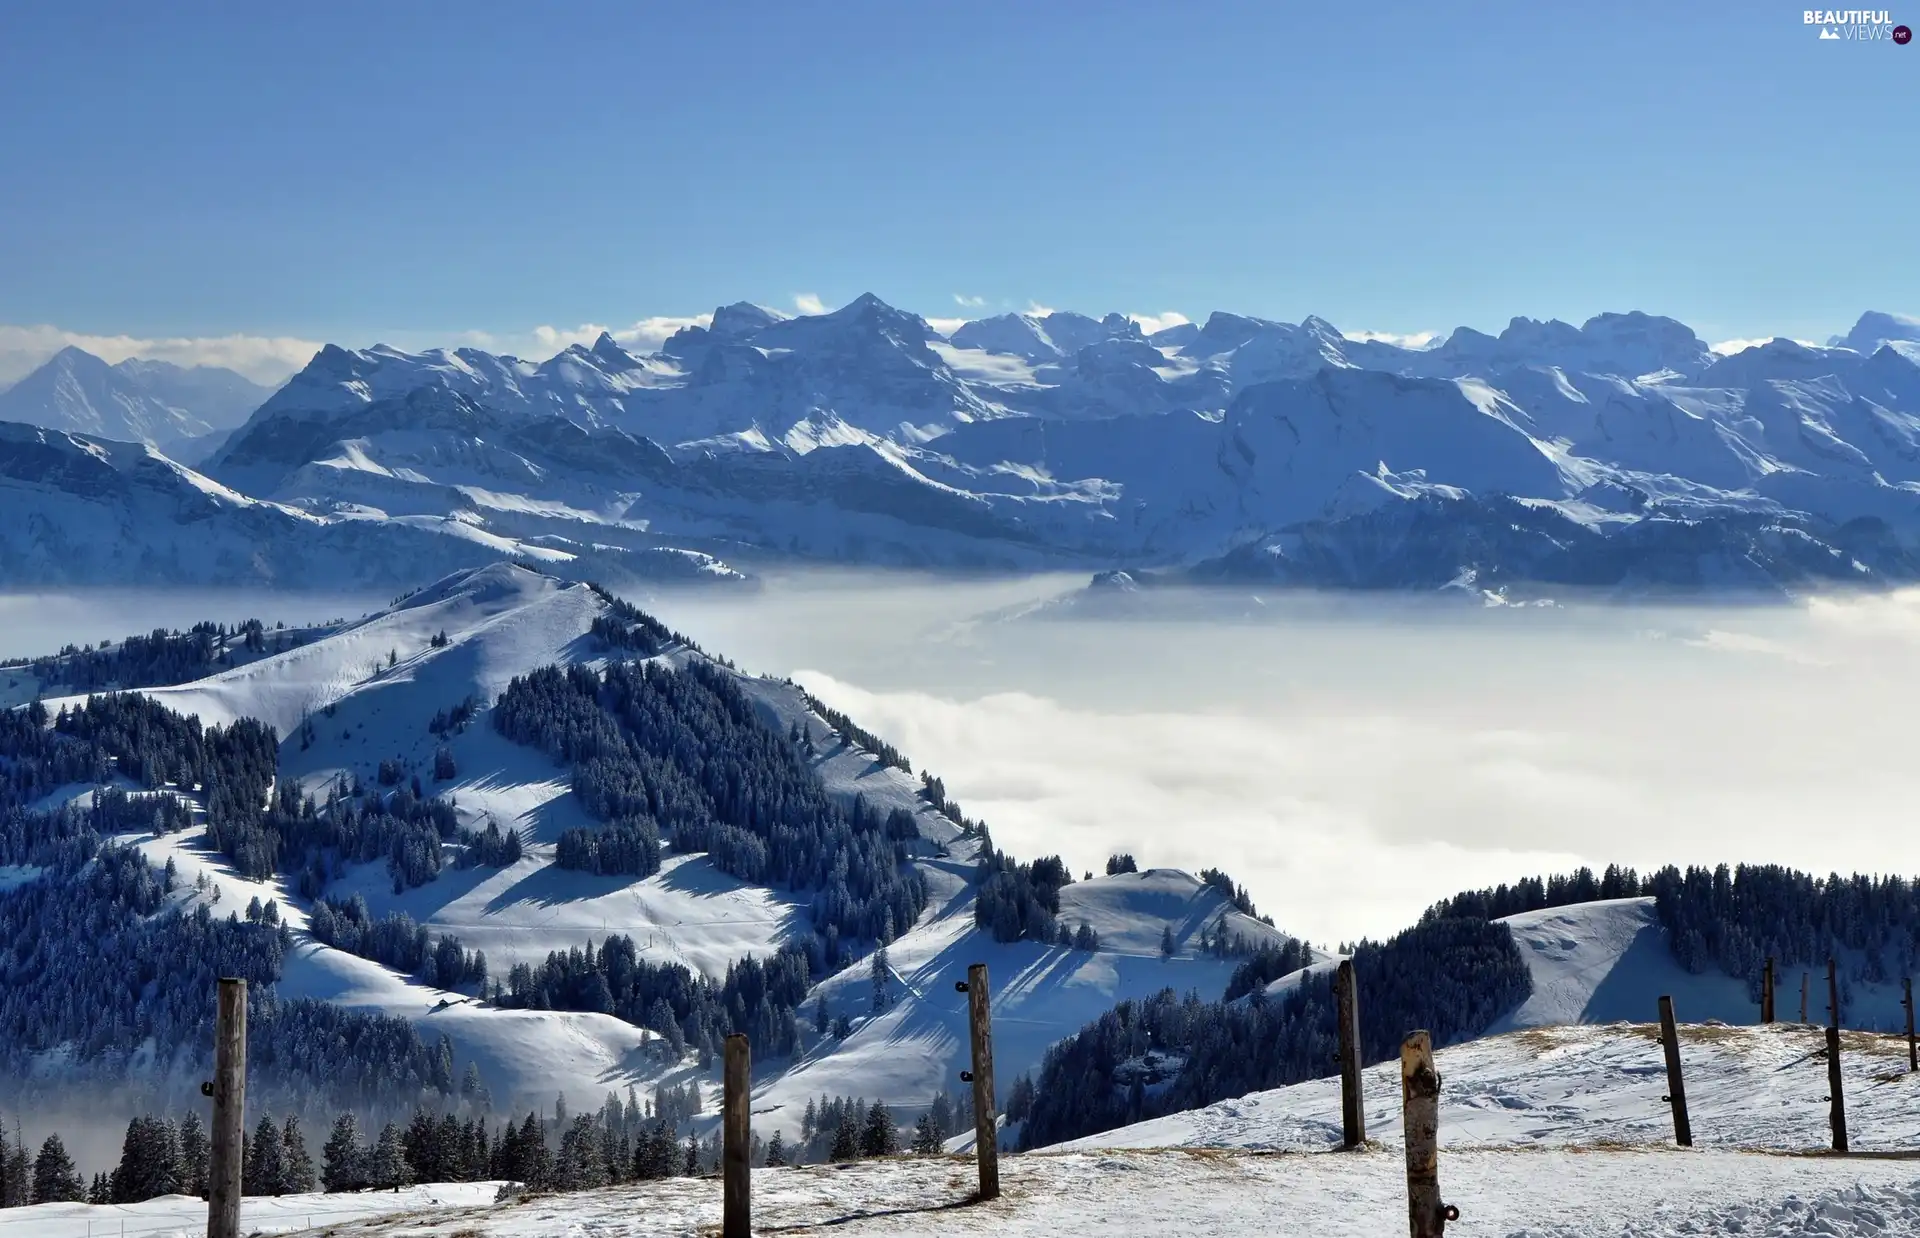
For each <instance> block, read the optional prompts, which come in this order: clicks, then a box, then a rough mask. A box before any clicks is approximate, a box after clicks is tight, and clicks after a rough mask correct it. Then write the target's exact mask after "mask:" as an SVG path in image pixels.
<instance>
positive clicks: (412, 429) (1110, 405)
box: [16, 294, 1920, 591]
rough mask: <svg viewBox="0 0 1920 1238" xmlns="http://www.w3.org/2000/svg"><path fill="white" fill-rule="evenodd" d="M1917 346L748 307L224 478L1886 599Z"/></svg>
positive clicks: (1107, 551) (882, 558)
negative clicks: (1853, 591) (640, 349)
mask: <svg viewBox="0 0 1920 1238" xmlns="http://www.w3.org/2000/svg"><path fill="white" fill-rule="evenodd" d="M1916 337H1920V326H1916V325H1915V323H1914V321H1913V320H1911V319H1906V318H1901V317H1899V316H1897V315H1892V314H1885V313H1878V312H1875V313H1869V314H1866V315H1864V316H1862V318H1861V319H1860V321H1859V323H1858V324H1857V325H1856V326H1855V327H1854V328H1853V330H1852V331H1850V332H1849V333H1848V334H1847V335H1846V336H1844V337H1840V338H1839V339H1838V340H1837V342H1836V343H1834V344H1832V345H1830V346H1824V347H1822V346H1813V345H1807V344H1801V343H1796V342H1794V341H1791V340H1785V339H1776V340H1773V341H1771V342H1769V343H1766V344H1763V345H1760V346H1757V347H1752V348H1748V349H1746V350H1744V351H1741V352H1738V353H1734V354H1733V355H1729V356H1721V355H1718V354H1716V353H1715V352H1713V351H1712V350H1711V349H1710V348H1709V347H1708V346H1707V345H1706V343H1705V342H1703V341H1702V340H1701V339H1700V337H1699V336H1698V335H1696V334H1695V333H1694V332H1693V331H1692V330H1691V329H1690V328H1688V327H1687V326H1685V325H1684V324H1682V323H1680V322H1677V321H1675V320H1673V319H1670V318H1660V317H1654V316H1650V315H1647V314H1644V313H1638V312H1635V313H1625V314H1602V315H1600V316H1598V317H1595V318H1593V319H1590V320H1589V321H1587V322H1586V323H1584V324H1582V325H1580V326H1577V327H1576V326H1573V325H1571V324H1568V323H1563V322H1558V321H1549V322H1537V321H1533V320H1529V319H1520V318H1517V319H1515V320H1513V322H1512V323H1510V324H1509V325H1508V326H1507V328H1506V329H1505V330H1503V331H1502V332H1500V334H1499V335H1498V336H1493V335H1488V334H1485V333H1482V332H1479V331H1475V330H1472V329H1470V328H1465V327H1463V328H1460V329H1459V330H1457V331H1455V332H1453V333H1452V335H1450V336H1449V337H1447V338H1446V339H1445V340H1444V341H1443V342H1441V343H1440V344H1438V345H1436V346H1434V347H1430V348H1422V349H1415V348H1405V347H1400V346H1398V345H1395V344H1392V343H1388V342H1385V341H1381V340H1360V339H1350V338H1348V337H1347V336H1346V335H1344V334H1343V333H1342V332H1341V331H1339V330H1338V329H1336V328H1335V327H1334V326H1332V325H1331V324H1329V323H1327V322H1325V321H1324V320H1322V319H1319V318H1313V317H1309V318H1307V319H1305V320H1304V321H1302V322H1300V323H1297V324H1295V323H1284V322H1273V321H1268V320H1264V319H1257V318H1249V317H1244V316H1240V315H1234V314H1227V313H1215V314H1213V315H1212V316H1211V317H1209V318H1208V319H1207V320H1206V322H1204V323H1201V324H1193V323H1188V324H1182V325H1180V326H1175V327H1171V328H1168V329H1166V330H1161V331H1157V332H1155V333H1153V334H1151V335H1148V334H1146V333H1144V332H1143V330H1142V329H1141V327H1140V326H1139V324H1138V323H1136V322H1134V321H1133V320H1131V319H1129V318H1127V317H1125V316H1123V315H1119V314H1108V315H1106V316H1105V317H1103V318H1097V319H1096V318H1092V317H1088V316H1085V315H1080V314H1072V313H1065V312H1055V313H1050V314H1047V315H1044V316H1040V315H1023V314H1008V315H1002V316H999V317H995V318H986V319H981V320H978V321H974V322H969V323H967V324H965V325H964V326H961V327H959V328H958V329H956V330H954V331H953V332H952V333H951V335H942V334H941V333H940V332H939V331H936V330H935V329H934V328H933V327H932V326H931V325H930V324H929V323H928V322H927V321H926V320H925V319H922V318H920V317H919V316H917V315H914V314H911V313H907V312H904V311H901V310H898V309H895V308H894V307H892V306H889V305H887V304H886V303H885V302H883V301H881V300H880V299H879V298H877V297H874V296H872V295H871V294H869V295H866V296H862V297H860V298H858V299H856V300H855V301H853V302H852V303H850V304H848V305H846V306H845V307H843V308H841V309H838V310H834V311H832V312H829V313H823V314H815V315H807V316H800V317H787V316H783V315H780V314H777V313H775V312H773V311H769V310H765V309H762V308H760V307H757V306H753V305H747V304H737V305H731V306H723V307H721V308H720V309H718V310H716V311H715V313H714V314H713V316H712V319H711V322H710V325H708V326H706V327H689V328H686V329H684V330H682V331H680V332H678V333H677V334H675V335H674V336H672V337H671V338H670V339H668V340H667V341H666V342H665V343H664V344H663V345H662V346H661V348H660V349H659V351H658V352H657V353H655V354H652V355H647V356H635V355H632V354H630V353H628V352H626V351H625V350H624V349H622V348H621V347H620V346H619V345H618V344H616V343H615V342H614V340H613V339H612V338H611V337H610V336H606V335H602V336H601V337H600V338H599V339H598V340H596V341H595V342H594V343H593V344H592V345H591V346H587V345H574V346H572V347H569V348H568V349H567V350H565V351H564V352H561V353H560V354H558V355H557V356H554V357H552V358H551V359H549V360H547V361H544V362H539V363H533V362H527V361H521V360H517V359H515V358H512V357H504V356H497V355H494V354H490V353H486V352H482V351H479V350H475V349H466V348H462V349H453V350H441V349H436V350H430V351H427V352H423V353H405V352H401V351H399V350H396V349H393V348H388V347H385V346H379V347H374V348H369V349H364V350H358V351H349V350H346V349H342V348H338V347H334V346H329V347H327V348H325V349H323V350H322V351H321V352H320V353H319V354H318V355H316V356H315V357H314V359H313V361H312V362H311V363H310V364H309V365H308V366H307V367H306V369H304V370H303V371H301V372H300V373H299V374H297V375H295V376H294V377H293V379H292V380H290V381H289V382H288V383H287V384H286V385H285V386H284V387H282V388H281V389H280V390H279V391H277V392H275V393H273V395H272V396H271V397H270V398H268V399H266V400H265V401H264V402H262V403H261V404H260V405H259V407H258V408H257V409H255V410H254V412H253V413H252V415H251V416H250V417H249V418H248V419H247V420H246V422H245V424H244V425H242V426H240V427H239V428H238V429H236V430H235V431H234V432H233V433H232V435H231V436H230V437H229V438H228V439H227V440H226V441H225V442H224V443H223V444H222V445H221V446H220V447H219V448H218V449H217V450H216V451H214V452H213V453H212V455H211V456H210V457H209V458H208V459H207V460H206V461H205V463H204V464H203V465H202V466H201V469H202V471H203V472H204V473H205V475H206V476H207V477H209V478H211V479H213V480H214V482H215V483H217V484H218V485H220V486H224V487H226V488H227V489H229V490H231V491H233V492H234V493H237V494H241V495H246V496H249V497H252V498H255V499H259V500H264V501H269V502H273V503H277V504H281V505H284V506H285V507H286V508H287V509H289V510H298V511H301V512H305V513H308V514H309V515H312V516H316V517H319V518H321V520H322V521H323V522H324V521H333V520H337V519H339V518H342V517H352V518H355V519H359V520H363V521H394V520H416V521H417V520H421V519H451V520H455V521H458V522H460V523H462V524H464V525H466V526H467V527H469V528H471V529H475V530H479V531H483V532H485V533H487V534H489V535H491V536H495V537H499V538H504V539H512V540H520V541H533V542H536V543H538V542H540V541H541V540H542V539H556V540H554V541H553V542H552V544H554V545H560V546H565V545H569V544H571V545H589V546H591V545H599V546H605V547H626V548H633V547H638V546H652V545H657V544H661V543H663V542H665V543H669V544H672V545H676V546H679V547H682V548H686V549H696V550H703V551H706V552H708V553H711V554H715V555H716V556H719V557H722V558H727V559H739V558H746V559H754V558H759V557H765V556H789V555H792V556H802V557H807V558H814V559H828V560H842V561H856V562H865V563H875V564H911V565H927V566H968V567H979V566H986V567H1000V568H1009V569H1021V568H1031V567H1037V566H1069V567H1084V568H1090V569H1094V570H1104V569H1113V568H1121V567H1124V568H1140V569H1153V568H1160V569H1169V570H1175V571H1179V572H1184V573H1186V578H1189V579H1201V580H1212V581H1218V580H1254V581H1259V582H1263V583H1271V582H1276V581H1277V582H1285V583H1300V584H1312V585H1335V586H1358V587H1400V588H1435V587H1440V586H1444V585H1446V584H1448V583H1450V582H1460V581H1468V582H1478V585H1479V587H1481V588H1491V587H1496V586H1498V585H1506V584H1517V585H1525V584H1529V583H1533V582H1542V583H1546V584H1553V585H1564V584H1580V585H1593V586H1601V587H1611V588H1626V589H1633V588H1643V587H1663V586H1671V587H1687V588H1743V589H1759V590H1763V591H1777V590H1780V589H1783V588H1787V589H1790V588H1795V587H1799V586H1801V585H1804V584H1812V583H1858V584H1868V585H1872V584H1880V583H1884V582H1887V581H1895V580H1906V579H1912V578H1914V577H1915V576H1916V575H1917V574H1920V557H1917V556H1916V547H1920V339H1916ZM24 385H25V384H23V386H24ZM16 390H18V389H16ZM67 428H69V429H70V428H72V427H67ZM19 514H20V515H21V516H22V517H26V516H31V515H34V514H35V509H34V508H33V507H32V505H31V504H28V505H27V508H26V510H24V511H21V512H20V513H19ZM53 523H54V524H55V525H58V524H59V521H57V520H56V521H54V522H53ZM316 527H320V526H316ZM429 574H430V572H429V571H422V572H421V573H419V574H418V575H419V576H420V577H422V578H424V577H425V576H426V575H429Z"/></svg>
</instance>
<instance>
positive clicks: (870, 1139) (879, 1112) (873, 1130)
mask: <svg viewBox="0 0 1920 1238" xmlns="http://www.w3.org/2000/svg"><path fill="white" fill-rule="evenodd" d="M897 1151H899V1145H898V1142H897V1136H896V1134H895V1132H894V1128H893V1114H892V1113H891V1112H890V1111H889V1110H888V1109H887V1107H886V1105H884V1104H882V1103H881V1102H880V1101H877V1100H876V1101H874V1102H873V1108H871V1109H869V1110H867V1121H866V1125H865V1126H863V1127H862V1128H861V1129H860V1155H861V1156H892V1155H893V1154H894V1153H895V1152H897Z"/></svg>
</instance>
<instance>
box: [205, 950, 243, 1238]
mask: <svg viewBox="0 0 1920 1238" xmlns="http://www.w3.org/2000/svg"><path fill="white" fill-rule="evenodd" d="M203 1090H204V1091H206V1092H207V1093H208V1094H209V1095H211V1096H212V1097H213V1132H212V1134H213V1140H212V1144H213V1146H212V1148H211V1150H210V1153H209V1156H208V1160H207V1186H208V1191H207V1238H240V1170H241V1156H240V1152H241V1147H242V1142H243V1141H244V1139H245V1138H246V1129H247V1112H246V1106H247V982H246V981H244V980H234V979H229V978H225V977H223V978H222V979H221V981H220V1007H219V1016H218V1021H217V1022H216V1024H215V1026H214V1034H213V1082H212V1083H210V1084H208V1085H206V1087H205V1088H204V1089H203Z"/></svg>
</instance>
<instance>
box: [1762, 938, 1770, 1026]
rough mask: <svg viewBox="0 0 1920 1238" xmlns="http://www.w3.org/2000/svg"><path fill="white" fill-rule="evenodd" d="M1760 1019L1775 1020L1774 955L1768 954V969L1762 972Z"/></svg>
mask: <svg viewBox="0 0 1920 1238" xmlns="http://www.w3.org/2000/svg"><path fill="white" fill-rule="evenodd" d="M1760 1021H1761V1022H1762V1023H1771V1022H1773V956H1772V955H1771V954H1769V955H1768V956H1767V966H1766V970H1765V971H1762V972H1761V973H1760Z"/></svg>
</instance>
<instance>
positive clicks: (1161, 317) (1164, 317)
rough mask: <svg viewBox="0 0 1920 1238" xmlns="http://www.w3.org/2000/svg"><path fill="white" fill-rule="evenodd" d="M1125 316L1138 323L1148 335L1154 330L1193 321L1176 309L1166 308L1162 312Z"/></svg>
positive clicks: (1184, 324)
mask: <svg viewBox="0 0 1920 1238" xmlns="http://www.w3.org/2000/svg"><path fill="white" fill-rule="evenodd" d="M1127 317H1129V318H1131V319H1133V321H1134V322H1136V323H1138V324H1139V325H1140V329H1141V330H1142V331H1144V332H1146V333H1147V334H1148V335H1152V334H1153V333H1154V332H1155V331H1165V330H1166V329H1167V328H1168V327H1184V326H1186V325H1187V324H1188V323H1190V322H1192V321H1193V319H1191V318H1189V317H1187V316H1186V315H1185V314H1182V313H1179V312H1178V311H1176V310H1168V311H1166V312H1165V313H1163V314H1128V315H1127Z"/></svg>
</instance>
